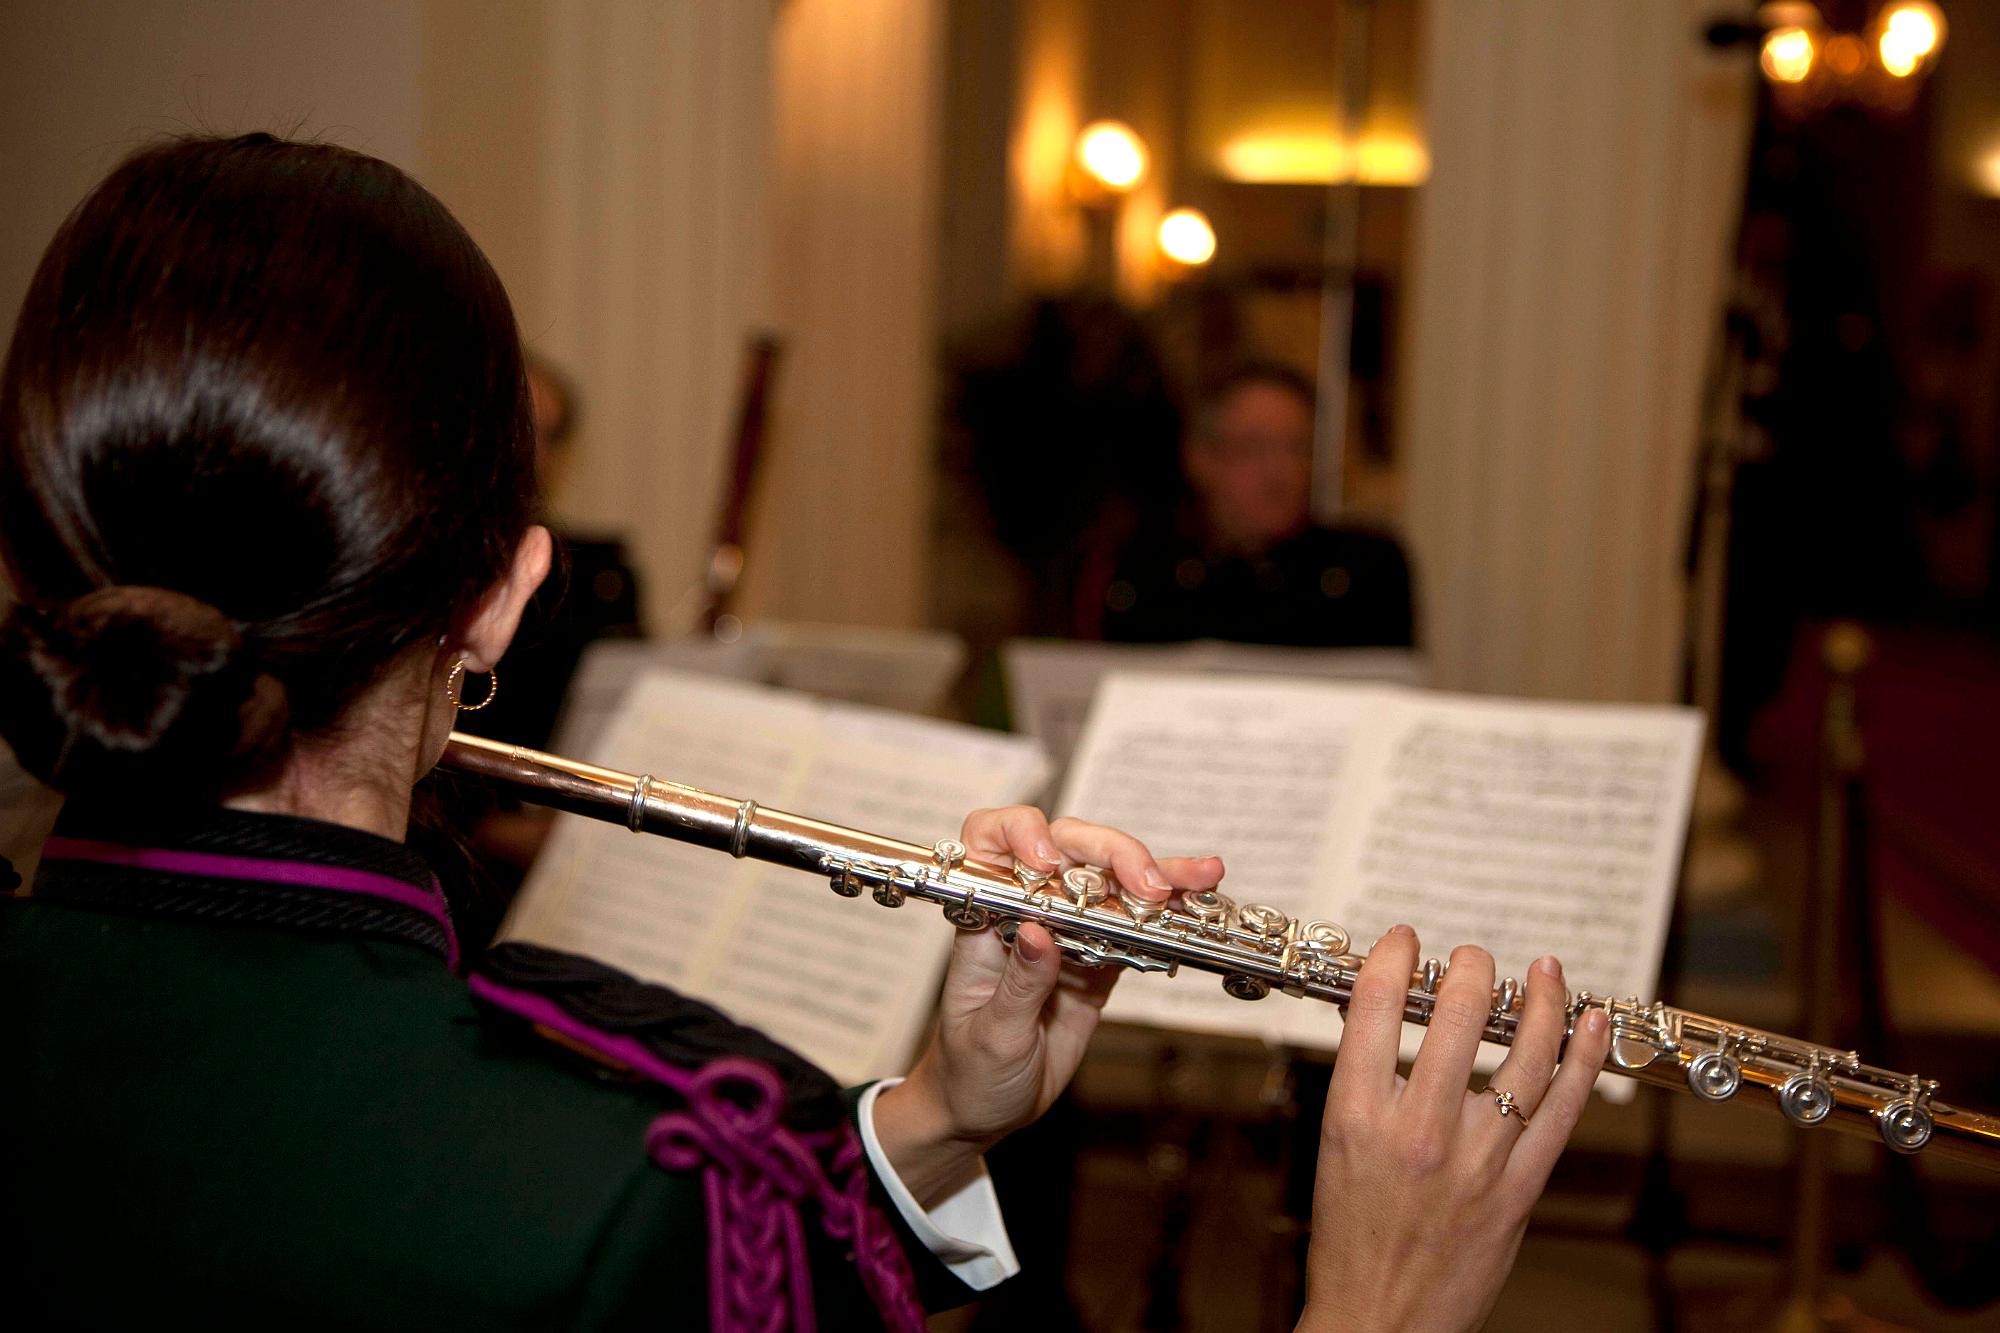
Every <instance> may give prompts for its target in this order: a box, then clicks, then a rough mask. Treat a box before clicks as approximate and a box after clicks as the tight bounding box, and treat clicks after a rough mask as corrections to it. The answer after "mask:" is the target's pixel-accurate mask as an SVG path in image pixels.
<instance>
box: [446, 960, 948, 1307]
mask: <svg viewBox="0 0 2000 1333" xmlns="http://www.w3.org/2000/svg"><path fill="white" fill-rule="evenodd" d="M468 985H469V986H470V987H471V989H472V991H473V993H474V994H475V995H477V996H479V997H480V998H481V999H484V1000H486V1001H487V1002H488V1003H491V1004H494V1005H497V1006H498V1007H500V1008H502V1009H505V1010H507V1011H508V1012H510V1013H513V1014H515V1015H518V1016H519V1017H522V1018H525V1019H527V1020H529V1021H530V1022H533V1023H538V1024H540V1025H541V1026H543V1027H546V1028H548V1029H549V1030H551V1031H553V1032H558V1033H560V1034H562V1035H563V1036H565V1037H568V1038H569V1039H571V1040H572V1041H576V1042H579V1043H581V1044H582V1045H584V1046H585V1047H587V1048H589V1049H591V1050H594V1051H598V1052H600V1053H602V1054H604V1055H607V1056H609V1057H611V1058H612V1059H615V1060H617V1061H618V1062H619V1063H621V1064H623V1065H625V1066H627V1067H628V1068H630V1069H632V1070H634V1071H636V1072H637V1073H640V1074H643V1075H644V1076H646V1077H647V1078H649V1079H651V1080H653V1081H654V1082H656V1083H660V1084H664V1085H665V1086H666V1087H669V1088H671V1089H673V1090H674V1091H675V1092H678V1093H679V1094H680V1095H681V1096H682V1097H683V1098H684V1099H685V1101H686V1102H687V1105H686V1107H685V1108H684V1109H682V1110H676V1111H668V1112H666V1113H664V1114H662V1115H660V1116H659V1117H657V1118H656V1119H655V1120H654V1121H653V1123H652V1125H651V1126H650V1127H649V1128H648V1129H647V1131H646V1150H647V1152H648V1154H649V1155H650V1156H651V1157H652V1158H653V1160H654V1161H655V1162H657V1163H659V1164H660V1165H661V1166H662V1167H665V1168H666V1169H668V1170H670V1171H692V1170H698V1169H704V1168H705V1170H704V1177H705V1178H704V1188H705V1193H706V1202H707V1210H708V1220H709V1301H710V1307H711V1308H710V1317H711V1322H712V1323H713V1324H714V1327H715V1328H716V1329H717V1330H718V1331H719V1333H758V1331H759V1330H763V1329H767V1328H768V1329H771V1330H773V1333H778V1331H780V1330H782V1329H783V1328H784V1326H785V1316H786V1314H787V1311H786V1305H787V1304H790V1305H791V1307H792V1309H791V1311H790V1313H791V1316H792V1323H793V1327H794V1328H795V1329H796V1330H797V1333H812V1330H813V1328H814V1319H813V1306H812V1273H811V1268H810V1266H809V1264H808V1262H807V1256H806V1247H805V1237H804V1233H803V1230H802V1224H801V1221H800V1218H799V1206H800V1204H802V1203H804V1202H806V1201H808V1200H811V1201H812V1202H814V1203H816V1204H818V1205H819V1208H820V1217H821V1224H822V1226H823V1227H824V1229H825V1230H826V1232H827V1234H828V1235H829V1236H831V1237H833V1238H834V1239H835V1240H845V1241H848V1242H849V1243H850V1244H852V1246H853V1248H854V1255H855V1263H856V1266H857V1267H858V1268H859V1270H860V1274H861V1279H862V1285H863V1286H864V1287H865V1288H866V1289H867V1291H868V1294H869V1297H870V1299H871V1300H872V1301H873V1302H874V1304H875V1306H876V1308H877V1310H878V1311H879V1312H880V1313H881V1315H882V1319H883V1322H884V1323H886V1324H887V1325H888V1326H889V1327H890V1328H891V1329H894V1330H896V1333H918V1331H920V1330H921V1329H922V1328H923V1318H924V1316H923V1310H922V1307H921V1306H920V1305H919V1304H918V1303H917V1299H916V1284H915V1281H914V1280H913V1278H912V1277H911V1275H910V1269H909V1262H908V1259H907V1256H905V1255H904V1254H903V1250H902V1246H901V1244H900V1243H898V1241H897V1239H896V1235H895V1232H894V1230H893V1229H892V1228H891V1227H890V1225H889V1223H888V1220H887V1219H886V1218H884V1217H883V1216H882V1214H881V1211H880V1210H879V1209H877V1208H876V1207H875V1206H874V1203H873V1202H872V1201H871V1200H870V1199H869V1197H868V1169H867V1165H866V1162H865V1160H864V1157H863V1153H862V1149H861V1143H860V1139H859V1138H858V1136H857V1135H856V1134H855V1132H854V1128H853V1126H852V1125H849V1124H847V1123H846V1122H844V1121H843V1122H842V1123H840V1124H838V1125H836V1126H834V1127H832V1128H831V1129H827V1130H822V1131H818V1132H813V1133H801V1132H799V1131H795V1130H792V1129H790V1128H788V1127H787V1126H785V1125H784V1124H783V1123H782V1121H781V1120H780V1115H781V1112H782V1110H783V1106H784V1084H783V1082H782V1081H781V1080H780V1079H779V1077H778V1074H777V1072H776V1071H775V1070H773V1069H772V1068H771V1067H770V1066H769V1065H766V1064H764V1063H762V1062H761V1061H757V1060H752V1059H748V1058H746V1057H743V1056H724V1057H722V1058H720V1059H716V1060H711V1061H710V1062H709V1063H708V1064H706V1065H703V1066H702V1067H701V1068H700V1069H698V1070H692V1071H690V1070H686V1069H682V1068H679V1067H678V1066H676V1065H672V1064H669V1063H667V1062H666V1061H665V1060H662V1059H661V1058H660V1057H659V1056H657V1055H655V1054H654V1053H653V1052H652V1051H650V1050H648V1049H647V1048H646V1047H645V1045H644V1044H643V1043H641V1042H639V1041H637V1040H635V1039H633V1038H631V1037H626V1036H620V1035H618V1034H616V1033H611V1032H605V1031H603V1030H601V1029H599V1028H595V1027H592V1026H590V1025H589V1024H588V1023H585V1022H583V1021H582V1020H580V1019H578V1018H576V1017H575V1016H574V1015H572V1014H570V1013H569V1012H567V1011H566V1010H564V1009H563V1008H562V1007H561V1006H560V1005H557V1004H556V1003H555V1002H554V1001H552V1000H550V999H548V998H547V997H546V996H541V995H536V994H534V993H532V992H528V991H517V990H514V989H512V988H510V987H506V986H501V985H499V984H497V983H496V982H494V981H492V980H490V979H489V978H487V977H484V976H479V975H476V974H475V975H474V976H472V977H471V978H470V979H469V981H468ZM780 1286H782V1287H783V1288H784V1290H779V1287H780ZM787 1295H789V1297H790V1301H789V1302H787V1300H786V1299H785V1297H786V1296H787ZM774 1320H775V1322H773V1321H774Z"/></svg>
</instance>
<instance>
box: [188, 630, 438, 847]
mask: <svg viewBox="0 0 2000 1333" xmlns="http://www.w3.org/2000/svg"><path fill="white" fill-rule="evenodd" d="M427 665H428V664H427V663H426V664H423V666H427ZM413 666H416V664H414V663H413V664H409V665H402V664H399V666H397V667H393V668H391V670H390V671H389V672H387V673H385V674H384V676H383V677H382V679H381V680H379V681H377V682H376V683H375V684H374V685H373V686H371V687H370V688H369V689H368V690H367V692H365V693H364V694H362V696H361V697H360V698H358V699H356V700H355V701H354V703H353V704H352V705H351V706H350V707H349V708H348V709H347V711H346V712H345V713H343V714H342V715H341V717H340V719H339V720H338V721H337V722H336V723H335V724H334V725H333V726H332V727H330V728H328V729H327V732H326V734H324V735H319V736H310V737H307V736H301V737H298V738H296V739H295V740H294V741H293V743H292V749H291V753H290V754H288V755H287V756H286V758H285V762H284V765H283V767H282V768H280V769H279V770H278V771H277V772H276V773H275V774H274V775H272V777H271V779H270V780H269V781H268V782H266V783H263V784H261V785H259V786H257V787H253V788H248V789H246V790H243V791H239V792H237V793H236V794H235V795H233V796H231V797H230V798H229V799H227V800H226V801H224V802H223V804H224V805H226V806H228V807H229V808H230V809H232V810H249V811H254V812H256V813H260V814H279V815H297V816H300V817H302V818H305V819H317V820H320V821H322V822H324V823H328V824H344V825H346V826H347V827H349V828H357V829H361V830H362V831H364V832H367V833H373V834H376V835H378V836H380V837H384V838H388V839H389V840H391V841H392V842H401V841H403V839H404V837H405V836H406V835H407V834H408V832H409V828H410V790H411V788H412V787H414V786H415V785H416V782H417V779H418V778H420V777H422V776H423V773H424V771H425V770H426V769H428V768H429V767H430V765H429V763H427V762H424V759H425V754H424V750H425V744H424V740H425V737H426V735H427V733H428V731H429V730H431V729H432V726H433V719H432V718H431V717H430V716H429V715H430V713H432V712H434V711H436V710H435V709H434V708H432V707H431V706H430V705H431V704H432V702H433V701H432V700H431V699H429V698H428V693H429V692H428V691H427V689H426V688H425V683H426V680H427V677H428V675H429V672H428V671H427V670H424V669H422V667H416V669H412V667H413ZM443 725H445V726H446V727H447V728H448V727H449V714H448V712H447V714H446V721H445V722H444V724H443Z"/></svg>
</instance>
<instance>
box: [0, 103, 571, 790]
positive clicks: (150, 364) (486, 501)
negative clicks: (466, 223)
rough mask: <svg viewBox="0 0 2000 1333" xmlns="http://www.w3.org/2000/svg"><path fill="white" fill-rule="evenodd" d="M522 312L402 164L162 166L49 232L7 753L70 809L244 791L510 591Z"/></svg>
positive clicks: (124, 167) (21, 443)
mask: <svg viewBox="0 0 2000 1333" xmlns="http://www.w3.org/2000/svg"><path fill="white" fill-rule="evenodd" d="M533 502H534V444H533V435H532V427H531V423H530V417H529V412H528V399H527V391H526V385H525V381H524V376H523V373H522V365H521V348H520V343H519V339H518V336H517V334H516V332H515V327H514V318H513V312H512V310H511V308H510V307H509V305H508V302H507V297H506V293H505V291H504V290H503V289H502V288H501V285H500V281H499V279H498V278H497V277H496V276H495V275H494V273H493V270H492V268H491V267H490V266H489V265H488V264H487V262H486V260H485V257H484V256H483V255H481V254H480V252H479V249H478V247H477V246H476V245H474V244H473V242H472V239H471V238H470V237H469V236H467V235H466V233H465V231H464V229H463V228H462V227H460V226H459V225H458V223H457V222H456V221H455V220H454V219H453V218H452V217H451V215H450V213H448V212H447V211H446V210H445V208H444V206H443V205H442V204H440V203H439V202H438V201H437V200H436V199H435V198H433V197H432V196H431V195H430V194H429V193H427V192H426V191H425V190H424V189H423V188H422V187H421V186H419V185H418V184H417V183H416V182H415V181H413V180H411V179H410V178H409V177H408V176H406V175H404V174H403V173H402V172H401V171H399V170H397V169H396V168H395V167H392V166H390V165H389V164H387V163H385V162H381V161H378V160H376V159H374V158H370V157H367V156H364V155H362V154H360V153H355V152H350V151H348V150H346V149H342V148H337V147H333V146H331V145H326V144H304V143H287V142H284V141H281V140H277V139H273V138H271V137H270V136H268V135H248V136H245V137H242V138H235V139H182V140H172V141H168V142H164V143H160V144H157V145H155V146H153V147H149V148H146V149H144V150H142V151H140V152H139V153H137V154H135V155H134V156H132V157H131V158H128V159H127V160H126V161H125V162H124V163H123V164H121V165H120V166H119V167H118V168H117V169H116V170H115V171H113V172H112V173H111V175H110V176H109V177H108V178H106V179H105V181H104V182H103V183H102V184H101V185H99V186H98V187H97V188H96V189H95V190H94V191H92V192H91V194H90V195H89V197H87V198H86V199H85V200H84V201H83V202H82V203H81V204H80V205H78V207H77V209H76V211H75V212H74V213H73V214H71V215H70V217H69V219H68V220H67V221H66V222H65V223H64V224H63V226H62V228H61V229H60V230H59V231H58V232H57V234H56V237H55V239H54V240H53V241H52V242H51V243H50V245H49V249H48V252H47V253H46V254H45V255H44V256H43V259H42V262H41V265H40V267H39V268H38V269H37V270H36V273H35V277H34V281H33V283H32V284H31V286H30V288H29V290H28V294H27V297H26V299H25V301H24V302H23V304H22V308H21V316H20V320H19V323H18V324H17V326H16V328H15V332H14V337H13V341H12V344H11V346H10V347H9V349H8V354H7V361H6V367H5V371H4V374H0V574H4V579H5V584H6V588H5V595H6V596H7V597H8V598H9V599H10V600H11V601H12V602H13V603H15V606H14V609H13V610H12V611H11V612H10V613H9V614H8V616H7V618H6V620H5V622H4V629H0V735H4V736H5V738H6V739H7V740H8V741H9V742H10V743H12V744H13V746H14V748H15V750H16V752H17V753H18V754H19V756H20V757H21V759H22V760H23V762H24V763H26V764H27V765H28V766H29V767H30V768H31V769H33V770H34V771H36V772H37V773H38V775H40V776H43V777H45V778H48V779H50V780H52V781H53V782H54V784H55V785H56V786H57V787H59V788H61V789H63V790H66V791H70V792H72V793H75V792H81V791H85V790H88V789H91V788H95V787H99V786H102V785H104V784H107V783H114V782H124V781H141V780H151V781H156V782H157V783H158V784H159V789H160V791H161V792H162V794H177V793H178V794H192V793H193V792H194V791H196V790H200V791H202V792H203V793H205V794H206V793H212V792H215V791H222V792H227V791H228V790H229V789H231V788H232V787H235V786H240V785H242V784H244V783H246V782H247V781H249V780H250V778H251V777H252V776H253V775H254V774H255V772H256V771H258V770H259V769H260V767H261V766H263V765H265V764H268V763H269V762H270V760H271V759H272V758H273V757H274V756H276V755H279V754H281V753H282V752H283V751H284V749H285V746H286V739H287V736H288V734H290V733H292V732H298V733H311V732H315V731H318V730H321V729H324V728H329V727H331V726H332V724H333V723H334V722H335V721H336V719H338V718H339V717H340V716H341V714H342V712H343V710H345V708H346V707H347V705H348V704H350V703H351V702H352V701H353V700H354V698H355V697H357V696H358V695H359V694H360V693H361V692H362V691H363V690H365V689H366V688H367V687H368V686H369V685H370V684H372V683H373V682H374V681H375V680H376V679H378V678H379V677H380V675H381V673H382V672H383V670H384V669H385V668H386V667H387V666H388V664H389V663H390V662H391V661H392V660H394V659H395V658H396V657H397V656H398V655H399V654H401V653H403V652H404V651H405V650H408V649H410V648H412V647H413V646H414V645H417V644H419V643H423V642H434V641H435V640H436V639H437V637H438V636H439V635H441V634H444V633H447V632H449V631H450V630H451V629H452V628H453V627H454V626H455V625H456V624H457V623H458V622H460V621H461V620H462V618H463V617H464V616H465V615H466V614H468V613H469V612H470V610H471V608H472V606H473V604H474V602H476V600H477V599H478V597H479V595H480V594H481V593H482V592H483V591H484V590H485V589H486V588H487V587H489V586H490V585H491V583H492V582H493V580H494V579H496V578H498V577H499V576H500V575H501V573H502V572H503V571H504V570H505V568H506V566H507V562H508V560H509V559H510V557H511V555H512V553H513V550H514V548H515V546H516V545H517V544H518V542H519V540H520V538H521V534H522V532H523V531H524V529H525V528H526V526H527V524H528V522H529V519H530V513H531V509H532V506H533Z"/></svg>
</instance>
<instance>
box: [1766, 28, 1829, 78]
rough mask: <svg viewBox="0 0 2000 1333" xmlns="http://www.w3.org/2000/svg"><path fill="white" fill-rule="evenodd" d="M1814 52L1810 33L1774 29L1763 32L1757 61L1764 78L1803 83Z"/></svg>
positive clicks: (1797, 30)
mask: <svg viewBox="0 0 2000 1333" xmlns="http://www.w3.org/2000/svg"><path fill="white" fill-rule="evenodd" d="M1818 55H1819V52H1818V51H1817V50H1816V49H1814V47H1813V39H1812V34H1811V33H1809V32H1807V31H1806V30H1805V29H1804V28H1778V29H1776V30H1774V31H1772V32H1769V33H1766V34H1765V36H1764V50H1763V53H1762V54H1761V55H1760V56H1759V57H1758V64H1760V65H1762V66H1763V68H1764V74H1765V75H1766V77H1768V78H1770V79H1772V80H1774V81H1775V82H1778V83H1804V82H1805V81H1806V78H1807V76H1809V75H1810V74H1811V73H1812V68H1813V61H1814V60H1815V59H1816V58H1817V57H1818Z"/></svg>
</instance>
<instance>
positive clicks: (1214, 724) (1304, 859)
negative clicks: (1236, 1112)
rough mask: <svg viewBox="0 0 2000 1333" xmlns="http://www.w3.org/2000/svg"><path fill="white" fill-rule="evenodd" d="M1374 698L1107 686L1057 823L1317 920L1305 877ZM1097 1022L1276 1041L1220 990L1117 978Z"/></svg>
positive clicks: (1357, 692) (1142, 680)
mask: <svg viewBox="0 0 2000 1333" xmlns="http://www.w3.org/2000/svg"><path fill="white" fill-rule="evenodd" d="M1385 692H1387V691H1385V690H1382V689H1374V688H1367V687H1362V688H1357V689H1353V690H1351V691H1349V692H1347V693H1344V694H1341V695H1337V696H1330V695H1329V694H1328V693H1327V692H1326V690H1325V689H1324V687H1322V686H1319V685H1316V684H1310V683H1306V682H1299V681H1287V680H1275V679H1274V680H1215V679H1211V678H1206V677H1199V676H1183V675H1174V676H1160V675H1112V676H1110V677H1108V678H1106V680H1105V682H1104V684H1103V686H1102V688H1101V689H1100V690H1099V692H1098V696H1097V705H1096V707H1095V709H1093V711H1092V712H1091V715H1090V722H1089V724H1088V726H1087V727H1086V728H1085V732H1084V736H1083V738H1082V741H1081V743H1080V745H1079V746H1078V749H1077V759H1076V762H1075V764H1074V765H1073V766H1072V768H1071V771H1070V776H1069V780H1068V783H1067V784H1066V786H1065V790H1064V793H1063V797H1062V800H1061V801H1060V802H1058V803H1057V807H1056V808H1057V809H1058V810H1059V811H1060V812H1061V813H1064V814H1071V815H1076V816H1078V817H1080V818H1083V819H1088V820H1092V821H1094V822H1096V823H1100V824H1109V825H1111V826H1112V827H1114V828H1121V829H1124V830H1126V831H1127V832H1129V833H1131V834H1133V835H1134V836H1136V837H1138V838H1139V839H1140V840H1141V841H1143V842H1144V843H1145V844H1146V845H1147V846H1148V847H1149V848H1151V849H1152V851H1153V853H1154V854H1155V855H1156V856H1174V855H1204V854H1208V853H1217V854H1219V855H1221V856H1222V858H1223V862H1224V865H1225V867H1226V870H1227V874H1226V877H1225V879H1224V882H1223V886H1222V887H1223V891H1224V892H1226V893H1228V894H1229V895H1230V896H1231V897H1233V898H1235V899H1236V900H1237V901H1239V902H1244V901H1255V902H1262V903H1269V904H1271V905H1272V906H1274V907H1279V908H1282V909H1283V910H1285V911H1286V912H1288V913H1291V914H1293V915H1295V916H1303V917H1308V918H1311V917H1319V916H1324V915H1326V913H1325V911H1324V910H1323V909H1322V903H1323V901H1324V898H1325V894H1324V892H1323V891H1322V888H1321V886H1320V885H1319V884H1318V883H1317V882H1316V881H1315V879H1314V869H1315V867H1317V866H1318V865H1319V864H1320V863H1321V861H1322V860H1324V859H1325V855H1326V850H1327V849H1326V839H1327V837H1328V836H1329V835H1330V833H1331V832H1332V829H1333V826H1334V818H1333V817H1334V813H1335V807H1336V803H1337V801H1338V800H1339V799H1340V793H1341V792H1342V791H1343V790H1344V789H1345V785H1346V784H1345V783H1344V781H1343V773H1342V770H1343V767H1344V765H1345V763H1346V760H1347V756H1348V753H1349V751H1350V750H1351V748H1352V746H1353V745H1354V743H1355V741H1356V739H1357V738H1358V737H1359V735H1360V733H1361V729H1362V727H1363V726H1364V724H1365V723H1366V721H1367V718H1368V715H1369V713H1370V712H1371V710H1373V709H1375V708H1377V707H1379V706H1380V704H1381V702H1382V696H1383V695H1384V693H1385ZM1105 1013H1106V1015H1107V1016H1108V1017H1111V1018H1119V1019H1125V1020H1128V1021H1132V1022H1144V1023H1155V1024H1159V1025H1161V1026H1166V1027H1183V1028H1194V1029H1198V1030H1202V1031H1214V1032H1239V1033H1245V1034H1248V1035H1255V1036H1263V1037H1266V1038H1268V1039H1272V1040H1276V1039H1277V1038H1278V1037H1279V1035H1280V1032H1281V1030H1282V1028H1283V1025H1284V1023H1285V1021H1286V1019H1287V1018H1288V1015H1287V1014H1286V1013H1285V1011H1284V1006H1282V1005H1280V1004H1271V1005H1246V1004H1245V1003H1244V1002H1243V1001H1241V1000H1235V999H1231V998H1230V997H1229V996H1227V995H1225V994H1223V992H1222V981H1221V978H1219V977H1216V978H1210V977H1208V976H1206V975H1202V974H1196V973H1186V974H1183V975H1181V976H1179V977H1174V978H1169V977H1164V976H1160V975H1157V974H1139V975H1132V976H1127V977H1124V978H1122V979H1121V980H1120V981H1119V983H1118V989H1117V990H1116V991H1114V992H1113V993H1112V997H1111V1003H1110V1005H1109V1006H1108V1007H1107V1009H1106V1010H1105Z"/></svg>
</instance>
